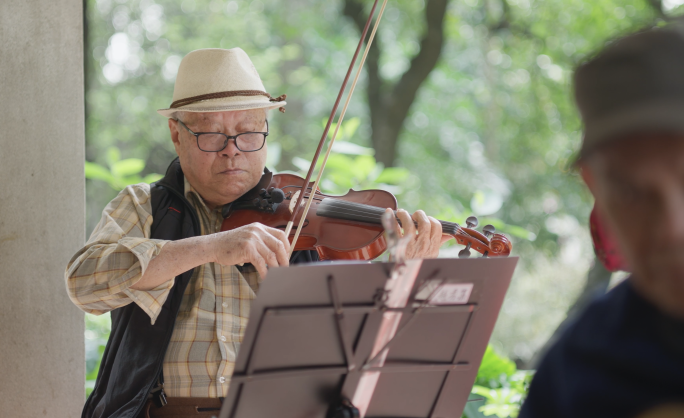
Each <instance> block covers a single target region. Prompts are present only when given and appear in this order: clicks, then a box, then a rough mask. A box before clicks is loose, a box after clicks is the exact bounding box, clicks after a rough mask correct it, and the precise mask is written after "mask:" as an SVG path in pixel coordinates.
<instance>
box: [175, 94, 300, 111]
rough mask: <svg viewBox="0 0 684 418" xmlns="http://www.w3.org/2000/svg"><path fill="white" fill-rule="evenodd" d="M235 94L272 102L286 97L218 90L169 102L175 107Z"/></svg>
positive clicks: (283, 109) (281, 109)
mask: <svg viewBox="0 0 684 418" xmlns="http://www.w3.org/2000/svg"><path fill="white" fill-rule="evenodd" d="M235 96H266V97H268V99H269V100H270V101H272V102H282V101H283V100H285V99H286V98H287V95H286V94H283V95H280V96H278V97H272V96H271V95H270V94H268V93H266V92H265V91H261V90H233V91H220V92H218V93H208V94H200V95H199V96H193V97H188V98H185V99H180V100H176V101H175V102H173V103H171V106H170V108H171V109H175V108H178V107H181V106H187V105H189V104H193V103H197V102H201V101H202V100H209V99H220V98H223V97H235ZM279 110H280V111H281V112H283V113H285V108H284V107H280V108H279Z"/></svg>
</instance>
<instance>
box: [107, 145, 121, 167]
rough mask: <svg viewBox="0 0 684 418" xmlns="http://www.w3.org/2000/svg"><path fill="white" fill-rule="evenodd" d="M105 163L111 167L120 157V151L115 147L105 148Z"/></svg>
mask: <svg viewBox="0 0 684 418" xmlns="http://www.w3.org/2000/svg"><path fill="white" fill-rule="evenodd" d="M106 159H107V164H109V166H110V167H112V166H113V165H114V164H115V163H116V162H117V161H119V160H120V159H121V151H119V149H118V148H117V147H109V148H107V156H106Z"/></svg>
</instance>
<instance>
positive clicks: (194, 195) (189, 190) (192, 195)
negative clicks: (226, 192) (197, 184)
mask: <svg viewBox="0 0 684 418" xmlns="http://www.w3.org/2000/svg"><path fill="white" fill-rule="evenodd" d="M183 191H184V196H185V198H186V199H188V201H190V202H193V203H194V204H195V205H196V206H200V207H202V208H203V209H204V210H205V211H206V212H207V213H211V210H209V207H208V206H207V204H206V203H205V202H204V199H202V196H201V195H200V194H199V192H198V191H197V190H195V188H194V187H192V184H190V182H189V181H188V178H187V177H185V176H183Z"/></svg>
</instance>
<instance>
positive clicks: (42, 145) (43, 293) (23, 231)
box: [0, 0, 85, 418]
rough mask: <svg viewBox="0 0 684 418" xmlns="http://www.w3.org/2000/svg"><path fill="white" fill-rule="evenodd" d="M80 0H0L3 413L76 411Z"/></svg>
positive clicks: (80, 343) (81, 202) (79, 382)
mask: <svg viewBox="0 0 684 418" xmlns="http://www.w3.org/2000/svg"><path fill="white" fill-rule="evenodd" d="M83 90H84V87H83V2H82V0H1V1H0V415H2V416H3V417H33V418H35V417H43V416H47V417H76V416H79V415H80V410H81V408H82V406H83V402H84V397H85V390H84V384H85V382H84V380H85V377H84V374H85V363H84V355H85V354H84V338H83V331H84V329H83V328H84V320H83V314H82V313H81V312H80V311H79V310H78V309H76V307H74V305H73V304H72V303H71V302H70V301H69V299H68V297H67V295H66V291H65V285H64V278H63V277H64V268H65V266H66V264H67V262H68V260H69V258H70V257H71V256H72V254H73V253H74V252H75V251H76V250H77V249H78V248H79V247H80V246H82V245H83V242H84V239H85V190H84V189H85V180H84V175H83V162H84V158H85V149H84V148H85V140H84V137H85V133H84V130H85V127H84V105H83Z"/></svg>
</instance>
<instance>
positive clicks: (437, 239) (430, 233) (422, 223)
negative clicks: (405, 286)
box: [387, 209, 451, 259]
mask: <svg viewBox="0 0 684 418" xmlns="http://www.w3.org/2000/svg"><path fill="white" fill-rule="evenodd" d="M387 211H390V212H392V210H391V209H387ZM397 218H399V220H400V221H401V227H400V226H399V223H398V222H396V221H395V222H394V228H395V230H396V231H397V234H398V235H399V236H400V237H401V236H405V237H410V241H409V243H408V245H407V246H406V255H405V257H406V259H413V258H436V257H437V255H438V254H439V247H440V246H441V245H442V243H443V242H446V241H448V240H449V239H451V237H450V236H443V235H442V224H441V223H439V221H438V220H437V219H435V218H433V217H432V216H427V215H426V214H425V212H423V211H422V210H417V211H415V212H414V213H413V215H410V214H409V213H408V212H407V211H405V210H404V209H399V210H397ZM414 221H415V223H414ZM416 224H417V227H416ZM402 229H403V233H402V231H401V230H402Z"/></svg>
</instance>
